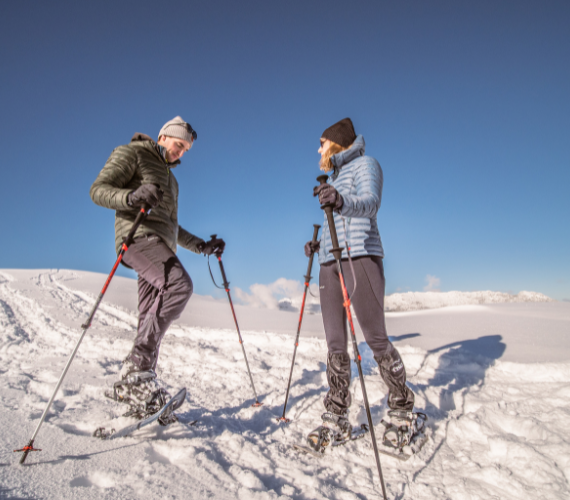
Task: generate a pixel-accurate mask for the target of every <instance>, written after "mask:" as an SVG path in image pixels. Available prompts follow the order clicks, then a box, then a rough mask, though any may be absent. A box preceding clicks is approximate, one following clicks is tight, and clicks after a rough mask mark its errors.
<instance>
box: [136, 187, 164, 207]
mask: <svg viewBox="0 0 570 500" xmlns="http://www.w3.org/2000/svg"><path fill="white" fill-rule="evenodd" d="M163 197H164V192H163V191H162V189H160V188H159V187H158V186H157V185H156V184H143V185H142V186H140V187H139V188H138V189H136V190H135V191H133V192H132V193H129V194H128V196H127V203H128V205H129V206H130V207H142V206H143V205H150V206H151V207H152V208H154V207H157V206H158V205H159V203H160V202H161V201H162V198H163Z"/></svg>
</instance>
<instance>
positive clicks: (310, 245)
mask: <svg viewBox="0 0 570 500" xmlns="http://www.w3.org/2000/svg"><path fill="white" fill-rule="evenodd" d="M320 248H321V242H320V241H307V243H305V255H306V256H307V257H310V256H311V254H313V253H317V252H318V251H319V250H320Z"/></svg>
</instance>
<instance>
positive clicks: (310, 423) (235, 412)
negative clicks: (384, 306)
mask: <svg viewBox="0 0 570 500" xmlns="http://www.w3.org/2000/svg"><path fill="white" fill-rule="evenodd" d="M29 276H32V277H31V278H29V279H28V282H27V283H25V286H23V285H22V284H21V282H20V285H21V286H19V287H15V286H14V283H15V282H16V281H17V280H16V279H15V278H14V277H13V276H12V275H11V274H10V273H9V272H7V271H2V272H0V357H1V363H0V373H1V375H2V377H1V379H0V405H1V408H2V411H1V416H0V423H1V428H2V432H1V433H0V436H1V443H2V448H1V450H0V498H12V499H52V498H53V499H67V498H85V499H91V498H93V499H100V498H105V499H115V498H116V499H131V498H132V499H136V498H164V499H180V498H185V499H202V498H213V499H214V498H215V499H230V498H238V499H244V500H245V499H254V500H257V499H259V500H265V499H295V500H301V499H303V500H304V499H334V500H357V499H359V500H361V499H367V498H381V489H380V485H379V481H378V473H377V470H376V465H375V460H374V455H373V451H372V445H371V442H370V438H369V437H367V438H365V439H363V440H360V441H359V442H357V443H352V444H349V445H346V446H344V447H340V448H337V449H334V450H332V452H331V453H330V455H329V456H326V457H324V458H323V459H321V460H316V459H314V458H312V457H309V456H305V455H300V454H297V453H296V452H295V451H293V450H292V449H291V445H292V444H293V443H299V442H303V441H304V436H305V435H306V434H307V433H308V432H309V431H310V430H312V429H313V428H314V427H316V426H317V425H318V424H319V422H320V414H321V413H322V411H323V406H322V398H323V396H324V394H325V392H326V388H327V381H326V373H325V363H324V361H325V359H326V354H325V353H326V343H325V341H324V340H319V339H313V338H302V339H301V340H300V343H299V348H298V351H297V359H296V364H295V371H294V376H293V383H292V387H291V393H290V398H289V404H288V412H287V416H288V417H289V418H291V419H292V422H291V423H289V424H278V423H277V422H276V421H275V418H276V417H278V416H280V415H281V413H282V411H283V406H282V405H283V402H284V399H285V390H286V385H287V380H288V376H289V369H290V366H291V357H292V353H293V347H294V345H293V344H294V339H293V337H291V336H287V335H277V334H272V333H265V332H264V333H259V332H249V331H244V332H242V335H243V337H244V346H245V349H246V352H247V356H248V360H249V363H250V367H251V370H252V375H253V379H254V383H255V388H256V390H257V394H258V395H259V399H260V400H261V401H262V402H263V403H264V405H263V406H262V407H261V408H252V407H251V404H252V403H253V401H254V398H253V392H252V390H251V386H250V383H249V378H248V376H247V372H246V368H245V363H244V360H243V355H242V351H241V347H240V345H239V342H238V339H237V334H236V332H235V330H224V329H215V328H194V327H191V326H183V325H174V326H173V327H172V328H171V329H170V331H169V333H168V335H167V336H166V337H165V339H164V341H163V344H162V347H161V355H160V364H159V367H158V374H159V377H160V378H161V379H162V380H163V382H164V383H165V385H166V387H167V388H168V389H169V390H170V392H171V393H174V392H175V391H176V390H177V389H179V388H180V387H187V389H188V397H187V402H186V404H185V405H184V406H183V407H182V408H181V409H180V410H179V416H180V422H179V423H177V424H174V425H171V426H169V427H167V428H162V427H159V426H157V425H151V426H149V427H146V428H144V429H142V430H140V431H138V432H137V433H135V434H133V435H132V436H131V437H127V438H124V439H120V440H117V441H109V442H106V441H100V440H97V439H94V438H92V437H91V434H92V433H93V431H94V430H95V429H96V428H97V427H100V426H104V427H106V428H108V429H109V428H111V427H115V428H117V429H118V428H120V427H122V426H123V425H126V424H127V423H130V422H132V420H130V419H126V418H123V417H120V415H121V413H122V412H123V411H124V408H122V407H120V406H119V405H118V404H116V403H114V402H112V401H110V400H108V399H106V398H105V397H104V394H103V393H104V390H105V389H106V388H109V387H111V386H112V383H113V382H114V381H115V380H117V378H118V372H119V369H120V365H121V360H122V359H123V358H124V357H125V355H126V354H127V353H128V351H129V349H130V347H131V345H132V340H133V338H134V334H135V329H136V324H137V317H136V315H135V314H134V313H132V312H130V311H127V310H124V309H121V308H119V307H116V306H113V305H109V304H105V303H103V304H102V305H101V307H100V309H99V311H98V312H97V314H96V316H95V319H94V321H93V324H92V326H91V328H90V330H89V331H88V333H87V335H86V336H85V338H84V340H83V343H82V345H81V347H80V349H79V352H78V354H77V357H76V359H75V360H74V362H73V364H72V365H71V368H70V371H69V373H68V375H67V377H66V379H65V381H64V383H63V385H62V388H61V389H60V391H59V393H58V395H57V397H56V400H55V402H54V405H53V407H52V409H51V411H50V413H49V414H48V417H47V420H46V422H45V423H44V424H43V426H42V429H41V430H40V433H39V435H38V437H37V439H36V443H35V445H36V446H37V447H39V448H42V449H43V451H41V452H37V453H31V454H30V455H29V457H28V459H27V462H26V465H25V466H20V465H19V464H18V459H19V454H15V453H13V452H12V450H13V449H16V448H21V447H22V446H24V445H25V444H26V443H27V442H28V440H29V438H30V437H31V435H32V434H33V431H34V430H35V428H36V425H37V422H38V421H39V418H40V416H41V414H42V411H43V409H44V408H45V405H46V403H47V401H48V399H49V398H50V396H51V394H52V391H53V389H54V387H55V384H56V382H57V380H58V378H59V376H60V374H61V371H62V369H63V367H64V365H65V363H66V361H67V358H68V356H69V354H70V353H71V351H72V350H73V348H74V346H75V344H76V342H77V340H78V338H79V336H80V334H81V324H82V322H84V321H85V320H86V318H87V315H88V313H89V312H90V310H91V308H92V306H93V304H94V302H95V299H96V297H95V296H91V295H90V294H87V293H82V292H77V291H73V290H71V289H70V288H68V287H67V286H66V281H68V280H72V279H73V276H74V273H73V272H72V271H56V270H54V271H42V272H37V273H35V274H34V273H31V272H30V274H29ZM228 314H230V312H229V309H228ZM238 321H239V318H238ZM359 348H360V349H361V354H362V357H363V369H364V373H365V379H366V388H367V391H368V397H369V400H370V403H371V409H372V415H373V420H374V423H375V427H376V434H377V436H381V435H382V429H383V427H382V425H381V424H380V420H381V418H382V417H383V416H384V415H385V412H386V409H387V408H386V398H385V396H386V387H385V386H384V384H383V382H382V381H381V379H380V376H379V373H378V368H377V366H376V364H375V362H374V360H373V358H372V353H371V352H370V350H369V349H368V347H367V345H366V344H365V343H361V344H360V345H359ZM399 350H400V353H401V355H402V357H403V359H404V362H405V364H406V369H407V372H408V379H409V384H410V386H411V387H412V388H413V390H414V392H415V393H416V395H417V399H416V408H418V409H420V410H423V411H425V412H426V413H427V415H428V417H429V422H428V424H429V428H428V435H429V437H430V440H429V441H428V443H427V444H426V445H425V446H424V448H423V449H422V451H421V452H420V453H419V454H418V455H417V456H415V457H412V458H411V459H410V460H409V461H408V462H400V461H397V460H394V459H391V458H389V457H385V456H381V462H382V468H383V473H384V478H385V482H386V487H387V490H388V497H389V498H391V499H399V500H402V499H414V500H424V499H435V498H437V499H453V500H463V499H465V500H475V499H487V500H488V499H507V500H509V499H513V500H514V499H517V500H521V499H531V498H532V499H568V498H570V496H569V493H568V492H569V490H570V487H569V482H570V437H569V436H570V433H568V431H567V425H566V424H567V422H568V421H569V420H570V363H558V364H554V363H551V364H548V363H543V364H533V365H528V364H522V363H511V362H502V361H495V360H491V359H488V358H485V357H482V356H477V355H474V354H469V353H467V352H466V351H465V350H461V349H458V348H453V347H452V348H447V349H443V350H440V351H434V352H426V351H425V350H422V349H419V348H415V347H411V346H405V345H404V346H400V347H399ZM351 388H352V396H353V405H352V413H351V421H352V423H353V425H355V424H358V423H363V422H366V415H365V412H364V408H363V403H362V395H361V391H360V384H359V382H358V375H357V371H356V366H355V365H354V364H353V382H352V386H351ZM195 419H197V420H198V423H197V424H196V425H195V426H192V427H190V426H188V425H187V424H188V423H189V422H191V421H192V420H195Z"/></svg>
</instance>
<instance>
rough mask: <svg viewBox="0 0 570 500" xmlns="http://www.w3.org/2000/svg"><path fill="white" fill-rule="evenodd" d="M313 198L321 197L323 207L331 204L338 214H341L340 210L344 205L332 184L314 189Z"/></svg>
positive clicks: (320, 201)
mask: <svg viewBox="0 0 570 500" xmlns="http://www.w3.org/2000/svg"><path fill="white" fill-rule="evenodd" d="M313 196H318V197H319V203H320V204H321V205H324V204H325V203H331V204H332V205H333V208H334V210H335V211H336V212H340V209H341V208H342V205H343V204H344V200H343V199H342V196H341V194H340V193H339V192H338V191H337V190H336V189H335V188H334V186H331V185H330V184H320V185H318V186H315V188H314V189H313Z"/></svg>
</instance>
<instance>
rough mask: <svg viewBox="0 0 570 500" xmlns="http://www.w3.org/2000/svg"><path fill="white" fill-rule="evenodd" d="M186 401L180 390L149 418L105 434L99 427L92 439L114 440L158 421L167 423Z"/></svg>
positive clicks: (183, 391)
mask: <svg viewBox="0 0 570 500" xmlns="http://www.w3.org/2000/svg"><path fill="white" fill-rule="evenodd" d="M185 399H186V389H185V388H184V389H180V391H178V393H177V394H176V395H174V396H173V397H172V398H171V399H170V400H169V401H168V403H166V404H165V405H164V406H163V407H162V408H161V409H160V410H159V411H157V412H156V413H154V414H152V415H150V416H149V417H147V418H145V419H144V420H141V421H139V422H136V423H134V424H131V425H128V426H126V427H123V428H122V429H119V430H118V431H115V429H111V431H110V432H106V431H105V428H104V427H99V428H98V429H97V430H96V431H95V432H94V433H93V437H97V438H100V439H116V438H120V437H125V436H128V435H129V434H132V433H133V432H135V431H137V430H139V429H141V428H142V427H146V426H147V425H149V424H152V423H153V422H156V421H157V420H158V419H161V421H163V422H168V420H169V419H168V417H169V416H171V415H172V414H173V412H174V411H175V410H177V409H178V408H180V407H181V406H182V405H183V404H184V401H185Z"/></svg>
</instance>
